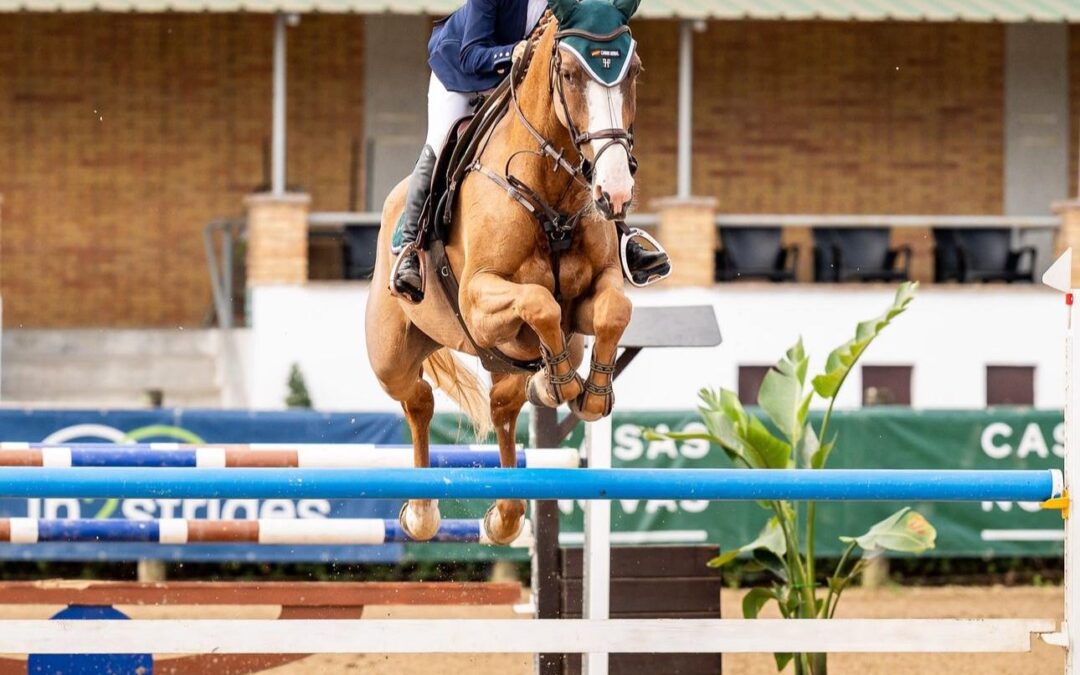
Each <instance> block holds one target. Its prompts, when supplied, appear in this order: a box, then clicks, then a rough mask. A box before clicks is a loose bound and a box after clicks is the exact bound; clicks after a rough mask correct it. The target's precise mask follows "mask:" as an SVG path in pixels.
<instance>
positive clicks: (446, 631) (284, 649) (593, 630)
mask: <svg viewBox="0 0 1080 675" xmlns="http://www.w3.org/2000/svg"><path fill="white" fill-rule="evenodd" d="M1056 630H1057V627H1056V625H1055V622H1054V621H1052V620H1049V619H825V620H822V619H805V620H799V621H792V620H785V619H751V620H745V619H622V620H608V621H604V620H588V619H543V620H535V621H528V620H520V619H490V620H479V619H478V620H454V621H446V620H439V619H428V620H367V619H364V620H359V621H354V620H319V619H311V620H294V621H275V620H224V621H222V620H155V621H111V620H110V621H70V620H62V621H38V620H31V621H4V622H3V630H2V631H0V652H3V653H9V654H18V653H24V652H26V650H27V646H28V645H32V649H33V651H34V653H35V654H71V653H80V654H115V653H129V654H130V653H135V654H143V653H148V654H209V653H214V654H259V653H274V654H313V653H323V654H360V653H382V654H436V653H437V654H451V653H453V654H463V653H464V654H470V653H478V654H490V653H519V654H535V653H540V652H544V653H580V654H589V653H596V652H602V653H623V654H627V653H707V652H728V653H759V652H761V653H768V652H784V651H793V652H858V653H872V652H906V653H931V652H949V653H961V652H986V653H990V652H1028V651H1031V642H1032V638H1033V637H1037V636H1048V637H1050V640H1051V641H1052V640H1054V639H1056V637H1055V636H1056V635H1057V634H1056V633H1055V631H1056Z"/></svg>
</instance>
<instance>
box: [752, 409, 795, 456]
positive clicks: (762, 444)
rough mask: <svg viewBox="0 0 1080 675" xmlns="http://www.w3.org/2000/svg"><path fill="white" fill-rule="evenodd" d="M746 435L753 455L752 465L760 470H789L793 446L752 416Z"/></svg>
mask: <svg viewBox="0 0 1080 675" xmlns="http://www.w3.org/2000/svg"><path fill="white" fill-rule="evenodd" d="M745 434H746V443H747V445H748V446H749V448H750V450H751V452H752V453H753V455H752V456H753V458H754V461H752V462H751V464H752V465H753V466H754V468H758V469H787V468H789V466H790V464H791V445H790V444H789V443H787V442H785V441H783V440H781V439H779V438H777V437H776V436H773V433H772V432H771V431H769V428H768V427H766V426H765V423H764V422H762V421H761V420H760V419H758V418H757V417H754V416H753V415H751V416H750V417H749V422H748V426H747V429H746V431H745Z"/></svg>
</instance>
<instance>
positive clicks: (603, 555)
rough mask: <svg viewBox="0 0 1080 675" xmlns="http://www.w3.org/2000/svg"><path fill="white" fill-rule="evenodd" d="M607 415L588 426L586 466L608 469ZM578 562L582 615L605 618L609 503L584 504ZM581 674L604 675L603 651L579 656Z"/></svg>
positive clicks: (608, 580)
mask: <svg viewBox="0 0 1080 675" xmlns="http://www.w3.org/2000/svg"><path fill="white" fill-rule="evenodd" d="M611 431H612V430H611V416H610V415H608V416H607V417H605V418H603V419H601V420H600V421H598V422H593V423H592V424H590V425H589V426H588V434H587V439H586V444H587V450H586V458H587V459H588V462H589V468H588V469H583V470H584V471H590V470H592V469H610V468H611ZM582 557H583V562H582V573H583V574H582V587H583V592H584V594H585V597H584V598H583V599H582V600H583V603H582V610H583V611H582V617H583V618H586V619H607V618H608V615H609V613H610V605H611V502H610V501H609V500H606V499H604V500H591V501H588V502H586V503H585V551H584V555H583V556H582ZM582 665H583V673H584V675H607V673H608V655H607V654H592V653H590V654H584V655H582Z"/></svg>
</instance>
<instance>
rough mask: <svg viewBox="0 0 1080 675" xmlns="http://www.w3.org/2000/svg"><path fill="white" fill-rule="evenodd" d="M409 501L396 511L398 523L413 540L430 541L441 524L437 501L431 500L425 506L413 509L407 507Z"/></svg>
mask: <svg viewBox="0 0 1080 675" xmlns="http://www.w3.org/2000/svg"><path fill="white" fill-rule="evenodd" d="M410 506H411V503H410V502H405V503H404V504H402V505H401V512H400V513H398V524H400V525H401V529H402V530H404V532H405V534H406V535H407V536H408V537H409V539H412V540H413V541H431V539H432V538H434V537H435V535H436V534H438V532H439V526H440V525H441V524H442V516H441V515H440V514H439V503H438V502H437V501H434V500H431V501H430V503H429V504H428V506H427V507H426V508H423V509H420V510H414V509H411V508H409V507H410Z"/></svg>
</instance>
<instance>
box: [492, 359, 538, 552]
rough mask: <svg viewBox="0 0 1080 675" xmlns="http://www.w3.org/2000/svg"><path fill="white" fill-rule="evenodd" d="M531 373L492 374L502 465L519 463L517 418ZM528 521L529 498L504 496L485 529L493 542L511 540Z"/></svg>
mask: <svg viewBox="0 0 1080 675" xmlns="http://www.w3.org/2000/svg"><path fill="white" fill-rule="evenodd" d="M527 378H528V375H500V374H493V375H492V376H491V382H492V385H491V421H492V422H494V424H495V436H496V437H497V438H498V440H499V465H500V466H502V467H503V468H513V467H515V466H517V442H516V439H515V436H516V435H517V420H518V415H519V414H520V413H521V408H522V406H524V405H525V380H526V379H527ZM524 523H525V502H524V501H523V500H520V499H500V500H498V501H496V502H495V504H493V505H492V506H491V508H489V509H488V511H487V513H486V514H485V515H484V533H485V534H486V535H487V537H488V539H489V540H490V541H491V543H493V544H509V543H511V542H513V541H514V540H515V539H517V537H518V535H519V534H521V529H522V527H523V525H524Z"/></svg>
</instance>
